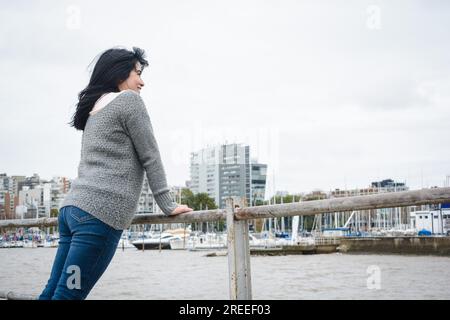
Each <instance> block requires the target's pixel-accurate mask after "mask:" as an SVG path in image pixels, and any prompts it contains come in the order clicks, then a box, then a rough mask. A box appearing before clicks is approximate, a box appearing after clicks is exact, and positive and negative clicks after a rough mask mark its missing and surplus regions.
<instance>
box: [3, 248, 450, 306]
mask: <svg viewBox="0 0 450 320" xmlns="http://www.w3.org/2000/svg"><path fill="white" fill-rule="evenodd" d="M55 254H56V249H53V248H52V249H50V248H35V249H25V248H23V249H22V248H20V249H0V261H1V266H2V268H1V271H0V290H2V291H15V292H17V293H26V294H36V295H37V294H39V293H40V292H41V291H42V289H43V288H44V286H45V284H46V282H47V280H48V277H49V275H50V269H51V266H52V263H53V258H54V256H55ZM205 255H206V252H190V251H178V250H177V251H171V250H163V251H161V252H159V251H153V250H147V251H145V252H142V251H138V250H136V249H126V250H125V251H122V250H117V252H116V255H115V256H114V259H113V261H112V262H111V264H110V266H109V268H108V269H107V270H106V273H105V274H104V275H103V277H102V278H101V279H100V280H99V282H98V283H97V285H96V286H95V287H94V289H93V290H92V291H91V293H90V295H89V297H88V299H228V297H229V294H228V260H227V257H225V256H222V257H206V256H205ZM251 276H252V292H253V298H254V299H450V258H449V257H434V256H400V255H347V254H323V255H291V256H275V257H273V256H266V257H265V256H252V257H251ZM378 280H379V281H378Z"/></svg>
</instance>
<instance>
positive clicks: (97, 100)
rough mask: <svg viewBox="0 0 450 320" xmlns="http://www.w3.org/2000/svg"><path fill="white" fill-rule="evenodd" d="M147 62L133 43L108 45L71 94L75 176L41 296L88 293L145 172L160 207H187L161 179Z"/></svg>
mask: <svg viewBox="0 0 450 320" xmlns="http://www.w3.org/2000/svg"><path fill="white" fill-rule="evenodd" d="M146 66H148V62H147V60H145V56H144V51H143V50H141V49H139V48H133V51H129V50H126V49H120V48H113V49H109V50H107V51H105V52H104V53H103V54H102V55H101V56H100V57H99V59H98V61H97V63H96V64H95V67H94V70H93V72H92V75H91V79H90V81H89V84H88V86H87V87H86V88H85V89H84V90H82V91H81V92H80V94H79V96H78V98H79V101H78V104H77V109H76V112H75V114H74V115H73V119H72V122H71V125H72V126H73V127H75V128H76V129H77V130H83V136H82V147H81V160H80V164H79V167H78V177H77V179H75V181H73V183H72V186H71V189H70V192H69V194H68V195H67V196H66V198H65V199H64V202H63V203H62V205H61V209H60V212H59V216H58V225H59V232H60V241H59V247H58V251H57V253H56V257H55V261H54V263H53V268H52V271H51V275H50V279H49V281H48V283H47V286H46V287H45V289H44V291H43V292H42V293H41V295H40V296H39V299H41V300H49V299H54V300H57V299H85V298H86V297H87V295H88V294H89V292H90V291H91V289H92V288H93V286H94V285H95V283H96V282H97V281H98V279H99V278H100V277H101V275H102V274H103V272H104V271H105V270H106V268H107V267H108V264H109V263H110V261H111V259H112V257H113V256H114V253H115V251H116V248H117V244H118V242H119V239H120V237H121V235H122V231H123V230H124V229H127V228H128V227H129V226H130V225H131V221H132V220H133V216H134V213H135V211H136V208H137V204H138V200H139V195H140V192H141V188H142V183H143V178H144V172H145V173H146V174H147V178H148V182H149V185H150V188H151V190H152V193H153V196H154V198H155V200H156V203H157V204H158V206H159V207H160V208H161V210H162V211H163V212H164V214H166V215H177V214H180V213H184V212H189V211H192V209H191V208H188V207H187V206H185V205H177V204H176V203H175V202H174V201H173V200H172V197H171V195H170V192H169V188H168V187H167V182H166V176H165V172H164V168H163V164H162V162H161V158H160V154H159V149H158V145H157V142H156V140H155V137H154V135H153V130H152V125H151V122H150V118H149V115H148V113H147V109H146V107H145V104H144V102H143V100H142V98H141V97H140V95H139V93H140V91H141V89H142V87H144V82H143V81H142V79H141V74H142V71H143V69H144V68H145V67H146Z"/></svg>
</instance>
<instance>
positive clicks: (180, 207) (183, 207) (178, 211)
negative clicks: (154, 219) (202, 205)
mask: <svg viewBox="0 0 450 320" xmlns="http://www.w3.org/2000/svg"><path fill="white" fill-rule="evenodd" d="M191 211H193V209H192V208H189V207H188V206H187V205H185V204H180V205H178V207H176V208H175V209H174V210H173V211H172V213H171V214H169V216H176V215H178V214H181V213H186V212H191Z"/></svg>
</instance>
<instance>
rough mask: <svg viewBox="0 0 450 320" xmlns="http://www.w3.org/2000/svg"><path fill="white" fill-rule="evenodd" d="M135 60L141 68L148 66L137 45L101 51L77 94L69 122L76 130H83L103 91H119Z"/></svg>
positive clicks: (133, 67) (143, 54) (134, 65)
mask: <svg viewBox="0 0 450 320" xmlns="http://www.w3.org/2000/svg"><path fill="white" fill-rule="evenodd" d="M137 62H139V63H140V64H141V66H142V70H143V69H144V67H147V66H148V61H147V60H146V59H145V51H144V50H142V49H140V48H137V47H133V51H130V50H127V49H123V48H112V49H108V50H106V51H105V52H103V53H102V54H101V55H100V57H99V58H98V60H97V63H96V64H95V67H94V70H93V71H92V75H91V79H90V80H89V84H88V85H87V87H86V88H84V89H83V90H82V91H81V92H80V93H79V94H78V103H77V109H76V111H75V113H74V114H73V117H72V121H71V122H69V124H70V125H71V126H72V127H75V129H77V130H84V127H85V126H86V122H87V119H88V118H89V112H91V110H92V108H93V107H94V104H95V102H96V101H97V100H98V99H99V98H100V97H101V96H102V95H103V94H104V93H108V92H119V88H118V86H119V84H120V83H122V82H123V81H125V80H126V79H127V78H128V76H129V75H130V72H131V71H132V70H133V69H135V67H136V63H137ZM91 64H92V63H91Z"/></svg>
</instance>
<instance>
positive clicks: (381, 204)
mask: <svg viewBox="0 0 450 320" xmlns="http://www.w3.org/2000/svg"><path fill="white" fill-rule="evenodd" d="M449 201H450V188H434V189H424V190H417V191H404V192H396V193H390V194H389V193H388V194H375V195H367V196H356V197H346V198H345V197H344V198H335V199H323V200H316V201H308V202H301V203H288V204H277V205H269V206H256V207H246V206H245V201H244V200H243V199H242V198H228V199H227V201H226V209H225V210H223V209H215V210H206V211H193V212H190V213H186V214H184V215H180V216H174V217H168V216H164V215H139V216H138V215H136V216H135V218H134V220H133V221H132V224H134V225H142V224H151V225H157V224H159V225H162V224H164V223H166V224H167V223H169V222H170V223H185V224H186V223H199V222H208V221H222V220H225V221H226V226H227V232H226V235H227V236H226V245H227V246H226V251H227V255H226V259H225V261H227V262H228V289H229V290H228V293H229V298H230V299H231V300H251V299H253V297H254V296H253V289H252V279H254V277H255V276H254V275H252V271H251V270H254V268H250V262H251V261H255V259H257V258H258V257H254V258H252V259H250V252H251V248H250V239H251V236H250V234H251V233H250V232H249V220H255V219H268V218H269V219H273V218H281V217H286V216H287V217H289V216H292V217H296V216H304V215H315V216H316V217H317V215H318V214H323V213H330V212H331V213H333V212H346V211H351V212H356V211H359V210H367V209H375V208H395V207H402V206H411V205H423V204H440V203H448V202H449ZM351 215H352V216H353V213H352V214H351ZM294 221H296V222H295V224H297V222H298V220H297V219H295V220H294ZM56 223H57V221H56V219H55V218H43V219H35V220H33V219H29V220H28V221H23V220H9V221H8V220H4V221H0V227H1V228H4V229H5V228H20V227H37V226H39V227H40V228H45V227H51V226H55V225H56ZM344 227H346V226H345V225H344ZM161 231H162V229H161ZM335 231H339V232H335ZM343 231H346V230H345V229H343V228H339V229H338V230H334V231H333V232H332V233H331V234H332V235H334V236H335V235H336V233H342V232H343ZM144 235H145V234H144V233H143V239H142V240H143V243H145V238H144ZM162 236H163V233H161V234H160V239H159V241H160V245H161V241H162ZM183 236H184V237H186V233H184V234H183ZM255 238H256V237H255ZM279 238H281V239H279V240H278V241H280V242H282V241H283V242H290V244H291V245H298V243H297V242H301V241H302V240H303V239H301V238H300V239H299V238H298V234H297V233H294V234H293V237H292V236H291V239H288V237H286V235H285V234H283V233H281V234H279ZM314 239H315V240H314V241H316V240H317V239H316V238H314ZM331 241H335V240H334V239H332V238H331ZM317 244H318V243H317ZM334 244H336V245H337V244H338V243H337V242H336V243H334ZM315 245H316V243H315ZM10 250H22V252H30V253H31V252H32V253H35V252H36V253H38V252H46V251H47V252H48V250H24V249H10ZM10 250H1V254H2V255H3V254H5V255H9V254H8V253H9V252H11V251H10ZM142 251H144V252H155V253H156V252H157V253H158V254H161V253H163V252H171V253H172V252H173V253H176V252H179V253H185V254H190V255H191V254H199V253H201V252H195V251H194V252H191V251H190V250H147V251H145V250H142ZM142 251H141V250H122V251H121V252H123V253H125V252H130V253H133V254H135V253H141V252H142ZM119 252H120V250H119ZM331 255H333V256H337V255H339V257H348V256H352V255H345V254H344V255H342V254H340V253H335V254H316V255H303V254H302V255H298V254H297V255H289V257H291V256H292V257H295V256H298V257H307V256H315V257H320V258H322V257H327V256H331ZM178 257H180V255H179V256H178ZM3 258H4V259H6V257H3ZM10 258H15V257H14V256H10ZM264 258H268V259H274V258H276V257H264ZM436 258H438V257H436ZM442 258H443V259H445V260H442V261H444V264H447V263H448V261H449V260H447V259H448V257H442ZM323 259H325V258H323ZM8 260H9V259H8ZM186 260H193V259H188V258H181V259H179V260H178V262H182V264H185V263H186ZM214 260H222V261H223V260H224V257H221V256H218V257H217V258H215V259H208V261H214ZM369 260H371V259H369ZM366 261H367V260H366ZM129 262H131V263H136V262H137V261H136V260H134V259H131V260H130V261H129ZM266 263H268V261H266ZM268 264H269V263H268ZM207 265H208V266H209V263H207ZM145 266H148V265H145ZM224 267H226V264H225V265H224ZM191 268H192V267H191ZM191 268H187V269H186V270H188V271H189V272H191V271H192V270H191ZM207 268H208V267H207ZM446 269H449V268H448V267H447V266H446ZM121 270H125V269H123V268H121ZM186 270H184V271H186ZM423 270H425V269H422V272H423ZM33 271H34V272H35V271H36V270H35V269H34V268H33ZM427 271H428V270H427ZM203 272H205V273H203V275H207V276H205V278H208V279H215V277H216V276H217V275H216V274H215V273H210V272H209V271H205V270H203ZM184 273H186V272H184ZM277 273H278V270H276V271H275V270H271V271H270V274H269V275H267V276H268V277H269V278H270V279H271V280H272V281H273V280H274V276H276V274H277ZM366 273H369V279H368V280H367V282H366V285H367V287H368V288H369V289H370V290H371V289H373V288H377V290H378V289H379V288H380V287H381V278H380V276H381V268H380V266H379V263H378V264H374V265H368V266H367V267H366ZM225 274H226V272H225ZM145 276H146V277H147V274H145ZM6 279H7V278H6ZM10 279H15V280H16V277H13V278H10ZM420 279H422V277H420ZM3 281H4V279H2V282H1V283H0V284H1V285H2V286H1V287H0V296H1V297H3V298H12V297H19V296H20V297H22V296H23V295H21V294H22V292H19V293H18V294H15V293H13V290H12V289H10V287H11V286H16V285H15V284H14V283H10V284H9V285H8V283H6V282H5V283H4V282H3ZM309 285H313V283H309ZM3 287H8V289H7V290H8V291H6V292H7V293H6V294H4V293H5V291H4V290H3ZM14 290H15V289H14ZM8 292H9V293H8ZM25 294H28V295H29V293H28V292H26V293H25ZM31 297H32V296H30V298H31ZM147 298H148V297H147ZM209 298H210V297H209ZM178 299H180V297H178Z"/></svg>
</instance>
